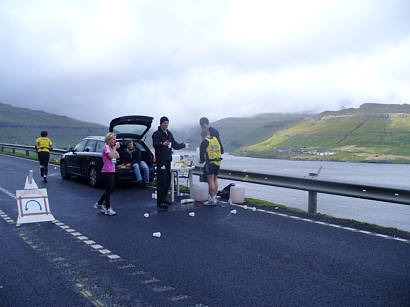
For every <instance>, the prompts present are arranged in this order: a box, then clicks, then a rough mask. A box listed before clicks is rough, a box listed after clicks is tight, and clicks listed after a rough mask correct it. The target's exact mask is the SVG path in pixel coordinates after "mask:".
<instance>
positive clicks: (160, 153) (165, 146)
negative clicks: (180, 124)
mask: <svg viewBox="0 0 410 307" xmlns="http://www.w3.org/2000/svg"><path fill="white" fill-rule="evenodd" d="M159 123H160V125H159V127H158V130H157V131H155V132H154V134H153V135H152V144H153V146H154V148H155V159H156V162H157V206H158V207H162V208H166V207H168V206H169V205H170V204H171V202H170V201H168V200H167V195H168V189H169V185H170V184H171V161H172V148H173V149H182V148H185V144H184V143H178V142H177V141H175V139H174V136H173V135H172V133H171V131H169V130H168V124H169V120H168V118H167V117H166V116H163V117H161V119H160V121H159Z"/></svg>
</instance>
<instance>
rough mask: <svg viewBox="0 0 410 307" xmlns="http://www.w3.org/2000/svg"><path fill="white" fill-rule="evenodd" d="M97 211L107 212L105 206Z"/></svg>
mask: <svg viewBox="0 0 410 307" xmlns="http://www.w3.org/2000/svg"><path fill="white" fill-rule="evenodd" d="M99 209H100V212H101V213H106V212H107V208H106V207H105V205H102V206H101V207H100V208H99Z"/></svg>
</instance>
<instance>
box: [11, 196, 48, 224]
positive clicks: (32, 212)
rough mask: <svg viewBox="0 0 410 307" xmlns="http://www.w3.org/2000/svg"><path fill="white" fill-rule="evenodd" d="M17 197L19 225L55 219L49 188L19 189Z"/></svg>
mask: <svg viewBox="0 0 410 307" xmlns="http://www.w3.org/2000/svg"><path fill="white" fill-rule="evenodd" d="M16 199H17V209H18V217H17V223H16V224H17V225H20V224H24V223H35V222H49V221H54V220H55V218H54V216H53V215H52V214H51V211H50V204H49V202H48V195H47V189H25V190H17V191H16Z"/></svg>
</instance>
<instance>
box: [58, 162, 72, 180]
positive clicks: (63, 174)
mask: <svg viewBox="0 0 410 307" xmlns="http://www.w3.org/2000/svg"><path fill="white" fill-rule="evenodd" d="M60 174H61V178H63V179H64V180H66V179H69V178H70V174H69V173H68V170H67V162H66V161H65V160H63V161H62V162H61V165H60Z"/></svg>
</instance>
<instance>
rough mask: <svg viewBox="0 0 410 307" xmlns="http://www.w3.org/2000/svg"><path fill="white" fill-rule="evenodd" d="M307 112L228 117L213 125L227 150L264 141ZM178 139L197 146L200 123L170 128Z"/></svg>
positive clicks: (199, 139)
mask: <svg viewBox="0 0 410 307" xmlns="http://www.w3.org/2000/svg"><path fill="white" fill-rule="evenodd" d="M306 116H307V115H306V114H290V113H265V114H258V115H255V116H251V117H227V118H223V119H220V120H218V121H216V122H212V123H211V126H212V127H214V128H216V129H218V131H219V133H220V136H221V140H222V143H223V146H224V149H225V151H226V152H233V151H235V150H236V149H238V148H240V147H243V146H248V145H252V144H255V143H257V142H260V141H263V140H265V139H267V138H269V137H270V136H272V134H273V133H274V132H275V131H277V130H280V129H283V128H285V127H287V126H288V125H292V124H294V123H297V122H300V121H301V120H303V119H304V118H305V117H306ZM170 129H171V131H172V132H173V134H174V135H175V137H176V139H177V140H178V141H179V140H187V141H189V142H191V144H192V146H191V148H196V147H197V146H199V144H200V142H201V137H200V133H201V128H200V127H199V119H198V124H197V125H195V126H193V127H187V128H184V129H173V128H172V127H171V128H170Z"/></svg>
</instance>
